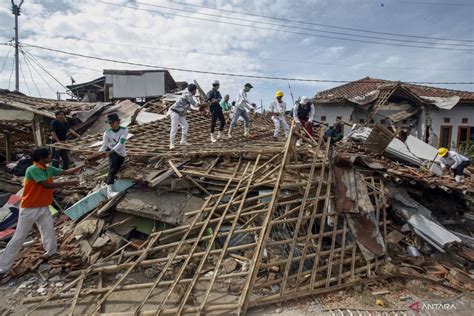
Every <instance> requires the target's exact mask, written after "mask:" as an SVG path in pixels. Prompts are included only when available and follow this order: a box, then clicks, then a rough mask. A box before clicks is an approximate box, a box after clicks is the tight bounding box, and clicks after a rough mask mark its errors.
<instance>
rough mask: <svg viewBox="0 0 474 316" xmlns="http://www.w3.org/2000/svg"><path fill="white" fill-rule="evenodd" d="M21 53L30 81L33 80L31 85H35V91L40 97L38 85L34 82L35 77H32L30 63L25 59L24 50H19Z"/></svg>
mask: <svg viewBox="0 0 474 316" xmlns="http://www.w3.org/2000/svg"><path fill="white" fill-rule="evenodd" d="M21 55H22V56H23V60H24V61H25V65H26V68H27V69H28V72H29V73H30V78H31V81H32V82H33V85H34V86H35V88H36V91H37V92H38V95H39V96H40V98H41V92H40V90H39V89H38V85H37V84H36V81H35V79H34V78H33V73H32V72H31V68H30V64H29V63H28V61H27V60H26V57H25V53H24V52H21Z"/></svg>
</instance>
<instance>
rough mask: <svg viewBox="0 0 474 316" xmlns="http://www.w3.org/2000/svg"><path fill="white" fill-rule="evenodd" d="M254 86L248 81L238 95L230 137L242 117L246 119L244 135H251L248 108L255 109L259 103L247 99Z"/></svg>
mask: <svg viewBox="0 0 474 316" xmlns="http://www.w3.org/2000/svg"><path fill="white" fill-rule="evenodd" d="M252 88H253V86H252V85H251V84H250V83H246V84H245V85H244V88H243V89H241V90H240V91H239V95H238V97H237V102H236V103H235V112H234V115H233V116H232V122H231V123H230V127H229V133H228V135H227V136H228V137H229V138H232V130H233V129H234V128H235V127H236V126H237V121H238V120H239V118H240V117H242V118H243V119H244V136H245V137H249V136H250V133H249V124H250V120H249V116H248V113H247V110H250V111H253V110H254V109H255V108H256V107H257V105H256V104H255V103H250V101H249V100H248V99H247V92H249V91H250V89H252Z"/></svg>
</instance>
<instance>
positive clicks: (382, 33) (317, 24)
mask: <svg viewBox="0 0 474 316" xmlns="http://www.w3.org/2000/svg"><path fill="white" fill-rule="evenodd" d="M165 1H166V2H170V3H175V4H180V5H186V6H191V7H197V8H204V9H208V10H215V11H221V12H228V13H233V14H242V15H248V16H254V17H258V18H265V19H271V20H278V21H285V22H291V23H301V24H306V25H314V26H320V27H327V28H334V29H340V30H347V31H355V32H363V33H370V34H381V35H390V36H397V37H411V38H422V39H431V40H441V41H456V42H474V40H468V39H450V38H443V37H429V36H419V35H408V34H399V33H389V32H379V31H373V30H367V29H357V28H352V27H343V26H336V25H328V24H321V23H314V22H308V21H301V20H294V19H286V18H278V17H274V16H268V15H260V14H255V13H250V12H243V11H235V10H226V9H218V8H214V7H209V6H205V5H199V4H191V3H186V2H180V1H172V0H165ZM402 2H404V1H402ZM137 3H141V2H138V1H137Z"/></svg>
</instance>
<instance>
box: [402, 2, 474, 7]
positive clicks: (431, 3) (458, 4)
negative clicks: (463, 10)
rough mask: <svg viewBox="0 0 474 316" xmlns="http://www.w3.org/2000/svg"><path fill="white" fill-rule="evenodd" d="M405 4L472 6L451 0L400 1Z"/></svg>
mask: <svg viewBox="0 0 474 316" xmlns="http://www.w3.org/2000/svg"><path fill="white" fill-rule="evenodd" d="M400 3H404V4H427V5H447V6H458V7H472V6H474V4H472V3H449V2H443V3H441V2H429V1H400Z"/></svg>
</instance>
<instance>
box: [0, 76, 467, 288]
mask: <svg viewBox="0 0 474 316" xmlns="http://www.w3.org/2000/svg"><path fill="white" fill-rule="evenodd" d="M252 88H253V87H252V85H251V84H250V83H246V84H245V85H244V87H243V88H242V89H241V90H240V91H239V94H238V98H237V101H236V102H235V105H234V107H233V110H232V106H231V105H230V103H229V96H228V95H226V96H225V97H224V98H222V97H221V94H220V92H219V82H218V81H215V82H214V83H213V87H212V90H210V91H209V92H208V94H207V97H206V100H205V102H206V103H205V105H208V106H209V109H210V112H211V142H216V141H217V140H218V139H220V138H222V137H223V134H222V133H223V130H224V126H225V123H226V119H225V117H226V115H228V116H229V114H232V116H231V117H232V119H231V124H230V127H229V131H228V137H229V138H231V137H232V131H233V130H234V129H235V128H236V125H237V122H238V120H239V119H240V118H242V120H243V122H244V136H246V137H248V136H249V127H250V126H249V125H250V120H249V116H248V113H247V111H254V110H255V108H256V105H255V103H251V102H250V101H249V100H248V98H247V93H248V92H249V91H250V90H251V89H252ZM196 91H197V86H196V85H194V84H190V85H189V86H188V88H187V91H186V92H184V93H183V94H182V95H181V96H180V97H179V99H178V100H177V101H176V102H175V103H174V104H173V105H172V106H171V107H170V109H169V111H168V113H169V116H170V119H171V130H170V149H174V148H175V142H174V140H175V137H176V134H177V131H178V128H179V126H181V129H182V132H181V142H180V144H181V145H188V144H189V143H188V141H187V135H188V128H189V125H188V122H187V120H186V115H187V111H188V110H189V109H192V110H199V105H198V103H197V102H196V100H195V99H194V95H195V94H196ZM283 96H284V94H283V92H282V91H277V92H276V93H275V100H274V101H273V102H272V103H271V104H270V114H271V115H272V120H273V122H274V134H273V136H274V137H275V138H278V135H279V132H280V129H281V128H283V130H284V132H285V137H287V136H288V133H289V126H288V123H287V120H286V103H285V102H284V101H283ZM314 111H315V109H314V105H313V104H312V101H311V99H309V98H307V97H301V98H300V100H299V101H298V102H297V103H296V104H295V106H294V108H293V118H294V120H295V122H297V123H299V124H301V126H302V127H304V128H305V130H306V131H307V132H308V134H310V135H312V134H313V117H314ZM231 112H232V113H231ZM217 121H219V123H220V125H219V129H218V132H217V135H215V129H216V126H217ZM107 122H108V123H109V125H110V128H108V129H107V130H106V131H105V132H104V134H103V142H102V146H101V147H100V149H99V152H100V153H99V155H100V156H103V157H108V160H109V172H108V175H107V180H106V192H107V197H108V198H114V197H116V196H117V194H118V193H117V192H115V191H114V188H113V185H114V182H115V177H116V175H117V173H118V171H119V169H120V167H121V166H122V164H123V163H124V161H125V158H126V156H127V151H126V146H125V143H126V140H127V137H128V128H127V127H123V126H120V118H119V116H118V115H117V114H115V113H112V114H109V115H108V116H107ZM68 134H72V135H74V136H76V137H79V136H80V135H79V134H78V133H77V132H76V131H74V130H73V129H71V128H70V126H69V125H68V123H67V122H66V119H65V112H64V111H58V112H57V113H56V120H54V121H53V122H52V123H51V136H52V138H53V141H54V142H61V141H65V140H66V138H67V136H68ZM325 137H326V138H327V139H330V141H331V142H336V141H338V140H340V139H341V138H342V137H343V132H342V125H341V123H340V122H336V124H335V125H334V126H332V127H330V128H328V129H327V130H326V132H325ZM438 155H439V157H440V162H441V167H442V168H443V169H445V170H447V169H448V168H450V169H451V170H452V171H453V173H454V177H455V180H456V181H458V182H459V181H462V178H463V175H464V169H465V168H466V167H467V166H468V165H469V164H470V161H469V159H468V158H467V157H464V156H463V155H461V154H459V153H457V152H455V151H452V150H448V149H447V148H440V149H439V151H438ZM31 158H32V161H33V165H32V166H30V167H28V169H27V170H26V174H25V178H24V187H23V193H22V199H21V203H20V212H19V218H18V224H17V227H16V230H15V233H14V235H13V237H12V239H11V240H10V242H9V243H8V244H7V247H6V248H5V250H4V252H3V254H2V256H1V258H0V279H1V277H2V275H3V274H5V273H6V272H8V271H9V270H10V268H11V266H12V265H13V263H14V261H15V259H16V257H17V256H18V253H19V252H20V250H21V248H22V246H23V243H24V241H25V240H26V237H27V236H28V234H29V232H30V230H31V228H32V226H33V225H34V224H36V225H37V226H38V228H39V231H40V233H41V240H42V242H43V247H44V249H45V250H46V253H45V255H44V257H45V259H48V258H54V257H55V256H57V254H56V253H57V242H56V237H55V233H54V220H53V218H52V215H51V212H50V207H49V206H50V205H51V204H52V202H53V192H54V189H56V188H60V187H65V186H76V185H78V183H79V182H78V181H77V180H72V181H62V182H53V178H54V177H58V176H63V175H72V174H75V173H77V172H79V171H80V170H81V169H82V168H83V167H84V165H80V166H77V167H75V168H72V169H69V157H68V153H67V151H66V150H64V149H56V148H53V150H52V153H51V152H50V150H49V149H47V148H38V149H35V150H34V151H33V153H32V157H31ZM60 160H62V169H59V168H58V167H59V161H60ZM50 164H51V165H50Z"/></svg>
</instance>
